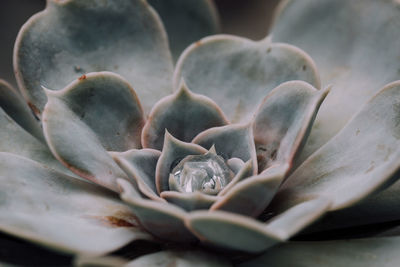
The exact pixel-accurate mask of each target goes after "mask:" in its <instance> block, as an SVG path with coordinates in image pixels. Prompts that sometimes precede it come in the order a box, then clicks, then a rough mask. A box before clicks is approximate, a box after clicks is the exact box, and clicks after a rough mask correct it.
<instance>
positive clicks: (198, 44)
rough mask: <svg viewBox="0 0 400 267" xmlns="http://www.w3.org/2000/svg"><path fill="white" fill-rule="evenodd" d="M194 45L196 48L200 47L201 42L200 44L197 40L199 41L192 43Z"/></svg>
mask: <svg viewBox="0 0 400 267" xmlns="http://www.w3.org/2000/svg"><path fill="white" fill-rule="evenodd" d="M194 45H195V46H196V47H199V46H201V45H202V42H201V40H199V41H197V42H195V43H194Z"/></svg>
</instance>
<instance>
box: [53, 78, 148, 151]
mask: <svg viewBox="0 0 400 267" xmlns="http://www.w3.org/2000/svg"><path fill="white" fill-rule="evenodd" d="M56 95H57V97H58V98H60V99H62V100H63V101H64V102H65V103H67V106H68V107H69V108H70V109H71V111H72V112H73V113H75V114H76V115H77V116H78V117H79V118H80V120H81V121H82V122H84V123H85V124H86V125H87V126H89V127H90V129H92V131H93V132H94V133H95V134H96V135H97V137H98V138H99V140H100V142H101V144H102V145H103V147H104V148H105V149H106V150H108V151H126V150H129V149H132V148H141V141H140V134H141V131H142V127H143V125H144V117H143V111H142V107H141V104H140V102H139V99H138V98H137V96H136V93H135V91H134V90H133V89H132V87H131V86H130V85H129V84H128V82H127V81H126V80H124V79H123V78H122V77H121V76H119V75H117V74H114V73H111V72H97V73H89V74H86V75H84V77H81V78H79V79H77V80H75V81H74V82H72V83H71V84H69V85H68V86H67V87H66V88H64V89H63V90H60V91H57V94H56ZM100 121H101V123H99V122H100Z"/></svg>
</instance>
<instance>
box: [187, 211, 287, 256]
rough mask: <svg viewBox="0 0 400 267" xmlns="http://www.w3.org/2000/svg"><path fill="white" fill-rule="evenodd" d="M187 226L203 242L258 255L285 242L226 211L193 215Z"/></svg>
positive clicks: (191, 214) (255, 222)
mask: <svg viewBox="0 0 400 267" xmlns="http://www.w3.org/2000/svg"><path fill="white" fill-rule="evenodd" d="M186 226H187V227H188V228H189V229H191V231H192V232H193V233H194V234H196V236H197V237H198V238H199V239H200V240H201V241H203V242H205V243H209V244H214V245H218V246H222V247H225V248H230V249H234V250H240V251H246V252H252V253H258V252H261V251H263V250H265V249H267V248H269V247H272V246H273V245H275V244H277V243H280V242H282V241H283V240H282V239H281V238H280V237H279V236H278V235H277V234H276V233H273V232H269V231H268V230H266V229H265V226H264V224H262V223H260V222H258V221H256V220H252V219H250V218H249V217H246V216H242V215H238V214H234V213H230V212H224V211H213V212H209V211H194V212H191V213H190V214H189V216H188V218H187V220H186Z"/></svg>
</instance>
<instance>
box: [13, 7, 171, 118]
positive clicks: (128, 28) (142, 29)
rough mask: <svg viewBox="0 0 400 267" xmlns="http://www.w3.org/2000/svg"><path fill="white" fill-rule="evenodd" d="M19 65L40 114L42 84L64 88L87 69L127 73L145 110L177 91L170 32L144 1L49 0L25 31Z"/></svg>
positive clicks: (19, 75)
mask: <svg viewBox="0 0 400 267" xmlns="http://www.w3.org/2000/svg"><path fill="white" fill-rule="evenodd" d="M14 65H15V70H16V77H17V81H18V84H19V85H20V88H21V89H22V92H23V94H24V96H25V97H26V99H27V100H28V101H30V102H31V103H32V107H35V110H37V115H39V116H40V114H39V113H40V112H41V111H42V110H43V108H44V105H45V103H46V95H45V94H44V92H43V91H42V89H41V86H44V87H46V88H50V89H52V90H60V89H62V88H64V87H65V86H67V85H68V84H69V83H70V82H72V81H73V80H75V79H76V78H77V77H79V76H81V75H83V74H85V73H88V72H94V71H106V70H107V71H113V72H116V73H118V74H120V75H122V76H123V77H125V78H126V79H127V80H128V81H129V83H130V84H132V86H134V88H135V90H136V92H137V93H138V95H139V97H140V99H141V100H142V101H143V103H144V110H145V112H146V113H148V112H149V111H150V108H151V106H153V104H154V103H155V102H156V101H158V100H159V99H160V98H161V97H163V96H165V95H168V94H169V93H171V91H172V90H171V73H172V71H173V70H172V68H173V67H172V60H171V55H170V52H169V49H168V41H167V37H166V34H165V31H164V28H163V26H162V24H161V21H160V20H159V17H158V16H157V14H156V13H155V12H154V10H153V9H151V7H150V6H149V5H148V4H147V2H146V1H142V0H132V1H125V0H106V1H104V0H86V1H79V0H66V1H56V0H48V1H47V7H46V9H45V10H44V11H42V12H40V13H38V14H36V15H35V16H33V17H32V18H31V19H30V20H28V22H27V23H26V24H25V25H24V26H23V28H22V30H21V31H20V33H19V35H18V38H17V41H16V47H15V54H14Z"/></svg>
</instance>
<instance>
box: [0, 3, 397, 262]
mask: <svg viewBox="0 0 400 267" xmlns="http://www.w3.org/2000/svg"><path fill="white" fill-rule="evenodd" d="M152 2H154V4H155V7H156V9H157V11H158V12H159V13H160V15H161V17H162V18H163V20H165V21H166V28H167V32H168V33H170V36H172V38H174V36H175V37H176V36H178V35H179V32H177V31H176V28H175V27H176V26H177V25H180V24H181V23H178V22H177V21H179V20H180V19H184V20H188V19H189V16H186V15H184V14H186V13H185V12H188V14H189V13H190V12H191V10H188V9H190V8H189V7H188V6H186V5H180V4H179V1H177V0H176V1H172V0H171V3H172V4H171V5H172V6H175V7H181V8H182V12H183V13H181V16H174V15H168V14H170V12H172V11H176V10H177V9H174V10H172V11H171V10H169V11H168V12H167V11H166V10H168V9H166V8H167V6H165V5H162V4H161V3H160V2H157V1H150V3H152ZM196 3H197V5H198V6H197V7H196V9H195V10H196V11H197V12H198V14H200V15H199V16H193V18H192V16H190V20H189V21H190V23H193V25H196V23H197V27H194V28H193V29H196V31H194V32H193V35H188V36H184V37H182V38H177V39H173V40H172V39H171V40H170V41H169V42H168V40H167V38H166V33H165V30H164V28H163V24H162V23H161V21H160V18H159V17H158V15H157V13H156V12H155V11H154V10H153V9H152V8H151V7H150V6H149V5H148V4H147V2H145V1H141V0H137V1H136V0H135V1H115V0H114V1H111V0H110V1H99V0H91V1H77V0H67V1H55V0H54V1H53V0H49V1H48V6H47V8H46V10H45V11H43V12H42V13H39V14H38V15H35V16H34V17H32V19H31V20H30V21H29V22H28V23H27V24H26V25H25V26H24V27H23V29H22V31H21V33H20V35H19V37H18V40H17V44H16V49H15V64H16V65H15V67H16V73H17V79H18V82H19V85H20V90H21V91H22V92H23V95H24V96H25V98H26V101H27V102H28V103H29V106H30V107H31V108H32V109H33V111H34V112H35V114H36V116H37V117H38V118H40V120H41V124H42V128H43V133H44V134H42V131H41V129H40V127H39V126H38V125H37V124H35V123H36V122H35V120H34V118H33V117H32V116H31V114H30V113H29V110H28V109H27V107H26V106H24V105H23V102H24V101H23V100H22V99H21V97H20V96H19V94H18V93H16V92H15V91H13V89H12V88H11V87H10V86H9V85H8V84H6V83H2V84H1V89H2V90H1V92H2V94H0V104H1V107H2V109H1V110H0V111H1V114H0V115H1V117H0V119H1V120H0V122H1V132H0V134H1V140H7V141H8V142H1V143H0V145H1V152H0V158H1V160H0V163H1V164H0V165H1V166H0V179H1V183H2V185H3V186H2V187H1V189H0V193H1V197H0V200H1V202H0V211H1V212H0V213H1V214H2V215H1V216H2V219H1V220H0V229H2V230H3V231H5V232H7V233H11V234H14V235H17V236H19V237H23V238H26V239H29V240H32V241H34V242H37V243H40V244H43V245H46V246H49V247H51V248H54V249H59V250H63V251H67V252H72V253H76V254H88V255H104V254H106V253H108V252H111V251H114V250H116V249H118V248H120V247H122V246H124V245H126V244H128V243H130V242H132V241H134V240H138V239H146V240H150V241H155V242H160V240H161V241H162V242H167V243H168V242H171V241H173V242H178V243H189V244H197V243H199V241H200V242H201V243H202V244H204V245H207V246H211V247H215V246H217V247H219V249H218V251H220V250H221V248H222V249H224V251H225V253H227V254H226V255H227V256H228V254H229V252H230V251H232V250H233V251H238V250H239V251H242V252H251V253H254V252H257V253H259V252H262V251H264V250H267V249H269V248H270V247H271V246H274V245H276V244H278V243H281V242H284V241H286V240H288V239H289V238H290V237H292V236H293V235H295V234H296V233H298V232H299V231H301V230H302V229H304V228H305V227H306V226H309V225H310V224H312V223H313V222H315V221H316V220H317V219H318V218H320V217H321V216H323V215H324V214H325V213H327V212H328V211H335V212H333V213H330V214H333V215H334V216H337V218H341V217H340V216H341V215H340V212H342V211H343V212H344V214H346V210H347V209H346V208H347V207H349V206H351V205H353V204H354V203H356V202H358V201H359V200H361V199H363V198H365V197H367V196H368V195H369V194H371V193H373V192H375V191H376V190H378V189H380V188H384V187H385V186H387V185H389V184H391V183H392V182H394V181H395V180H396V179H397V172H398V168H399V162H400V154H399V153H398V151H397V150H398V149H397V148H398V147H399V141H398V139H399V136H400V135H399V131H400V130H399V123H398V122H399V113H400V111H399V103H400V99H399V97H400V95H399V91H400V84H399V82H393V83H391V84H389V85H387V86H384V88H383V89H381V90H380V91H379V93H378V94H377V95H376V96H374V97H373V98H372V99H370V100H369V102H367V103H366V104H365V105H364V106H363V108H362V109H361V110H360V111H359V112H358V113H357V114H356V115H355V116H354V117H353V118H352V119H351V121H349V122H348V123H347V124H346V126H345V127H344V128H343V129H342V130H341V131H340V132H339V133H338V134H337V135H336V136H335V137H334V138H332V140H330V141H329V142H328V143H326V145H324V146H323V147H321V148H320V149H319V150H317V151H316V152H315V153H314V154H313V155H311V156H310V157H309V158H308V159H307V160H305V161H304V163H303V164H302V165H300V166H299V167H298V168H297V169H294V168H293V162H294V161H295V160H296V159H298V156H299V153H300V152H301V149H302V147H303V146H304V144H305V142H306V139H307V136H308V134H309V132H310V130H311V127H312V125H313V121H314V119H315V117H316V115H317V111H318V109H319V107H320V105H321V103H322V101H323V100H324V98H325V97H326V95H327V93H328V91H329V90H330V89H329V88H328V89H324V90H320V89H319V88H320V81H319V75H318V73H317V71H316V66H315V64H314V63H313V61H312V60H311V58H310V57H309V56H308V55H307V54H305V53H304V52H303V51H302V50H300V49H298V48H296V47H294V46H291V45H288V44H282V43H273V42H272V41H271V38H265V39H264V40H262V41H259V42H254V41H250V40H247V39H244V38H239V37H233V36H228V35H217V36H212V37H207V38H205V39H202V40H200V41H199V42H196V43H194V44H192V45H191V46H190V47H189V48H187V49H186V50H185V52H183V54H182V55H181V57H180V58H179V59H178V60H177V63H176V67H175V71H174V75H172V74H173V60H172V58H177V53H179V51H181V50H182V47H184V46H186V45H187V44H188V43H190V42H192V41H195V40H196V38H198V37H200V36H199V35H205V34H211V33H213V31H215V30H216V29H217V28H218V27H217V26H216V24H215V21H216V19H215V11H213V9H212V6H211V5H210V2H209V1H197V2H196ZM324 3H329V1H326V2H324ZM343 3H344V2H343ZM343 3H341V4H343ZM368 3H375V2H373V1H369V2H368ZM321 5H322V7H321V8H323V6H324V4H321ZM367 5H368V4H367ZM376 5H377V6H378V5H379V4H376ZM382 5H384V4H382ZM385 5H386V4H385ZM289 7H290V6H289ZM189 11H190V12H189ZM182 14H183V15H182ZM168 16H171V17H168ZM202 19H205V20H207V21H208V24H204V23H203V22H202ZM50 22H51V23H50ZM122 25H123V26H122ZM168 25H171V26H168ZM207 25H208V26H207ZM116 26H120V27H118V28H115V27H116ZM168 27H173V28H168ZM60 29H62V30H60ZM177 34H178V35H177ZM197 34H198V35H197ZM193 36H195V37H193ZM278 36H279V35H278ZM105 37H107V38H105ZM168 43H169V45H170V46H171V50H172V51H174V52H173V54H174V56H173V57H172V56H171V53H170V52H169V48H168ZM177 51H178V52H177ZM39 59H42V60H39ZM293 80H295V81H293ZM183 81H185V82H183ZM219 106H220V107H219ZM10 117H12V118H13V119H14V120H15V121H16V122H17V123H18V124H17V123H15V122H14V121H13V120H12V119H11V118H10ZM20 125H21V126H20ZM370 128H375V129H379V131H378V132H376V131H375V132H373V131H371V130H369V129H370ZM27 131H28V132H31V134H29V133H28V132H27ZM371 144H373V145H371ZM56 159H57V160H58V161H57V160H56ZM185 164H186V165H185ZM210 166H211V167H210ZM205 169H206V170H207V172H205V171H204V170H205ZM210 169H211V171H213V172H214V174H215V175H216V176H218V177H210V176H209V175H210V174H209V172H208V171H209V170H210ZM221 170H222V171H221ZM181 172H186V173H187V174H189V175H188V176H187V177H186V178H193V177H194V178H196V177H197V178H200V179H199V180H190V179H189V181H192V184H190V183H188V182H187V181H186V182H182V181H184V180H182V177H183V176H182V175H183V174H180V173H181ZM210 178H212V179H210ZM87 180H90V181H91V182H93V183H96V184H98V185H100V186H102V187H105V188H108V189H110V190H111V191H110V190H107V189H102V188H101V187H100V186H98V185H95V184H93V183H89V182H87ZM198 181H200V182H201V183H200V184H199V183H197V182H198ZM206 182H207V183H206ZM396 185H397V184H395V186H394V187H392V188H390V189H389V191H388V190H386V191H384V192H383V193H381V194H380V195H378V197H376V198H375V199H376V201H375V202H374V198H372V199H369V200H367V201H366V202H363V203H366V205H367V207H368V206H370V207H371V206H372V207H374V203H375V204H376V203H378V205H379V203H380V202H379V201H381V202H382V199H383V202H384V203H385V204H386V205H384V207H385V209H383V210H382V211H379V212H381V213H382V214H384V215H387V216H388V218H396V215H394V216H392V217H390V215H392V213H390V212H389V211H388V210H389V209H390V207H391V205H395V202H394V201H391V202H390V201H389V202H387V201H385V196H386V195H385V192H389V196H390V194H392V192H391V191H390V190H395V191H396V188H397V187H396ZM112 191H114V192H116V193H117V194H115V193H114V192H112ZM118 194H120V195H121V198H122V200H123V201H121V200H120V199H119V198H118ZM382 194H383V197H379V196H381V195H382ZM386 194H388V193H386ZM391 199H393V198H391ZM368 201H369V202H368ZM371 201H372V204H371ZM363 203H361V204H360V205H361V206H362V205H363ZM368 203H370V204H368ZM364 205H365V204H364ZM356 207H357V206H356ZM350 209H351V208H350ZM364 209H365V208H364ZM336 210H338V211H336ZM385 212H386V213H385ZM389 213H390V214H389ZM335 214H338V215H335ZM342 216H343V215H342ZM325 218H326V217H325ZM342 218H343V217H342ZM320 227H321V226H320ZM322 227H325V228H326V227H328V228H329V227H330V228H332V227H331V226H329V225H328V226H326V225H325V226H322ZM397 242H398V241H397V240H396V239H395V238H387V239H377V240H371V241H369V240H366V244H367V245H365V246H362V245H360V243H359V242H357V241H352V242H350V243H349V244H348V245H347V246H348V247H350V248H353V247H357V249H358V250H357V251H358V252H359V253H364V251H366V250H367V249H368V248H369V246H370V245H369V244H373V245H374V244H383V245H382V246H387V247H389V248H391V245H392V244H394V245H396V244H397ZM337 244H339V245H341V244H342V243H340V242H338V243H337ZM317 246H318V250H319V251H321V253H327V252H326V251H327V250H329V251H330V252H331V253H332V254H333V255H335V254H334V253H336V251H335V250H331V248H332V247H336V246H337V245H336V244H335V243H332V244H330V243H326V244H324V245H321V246H319V244H318V243H317ZM287 247H288V248H287ZM314 249H315V248H313V245H311V246H310V245H309V244H304V246H302V244H301V243H300V244H296V243H294V244H283V245H280V246H278V247H276V248H273V249H272V250H271V252H267V253H266V254H264V255H263V256H262V257H261V258H258V259H255V261H254V262H249V263H248V264H257V263H261V264H267V263H271V264H275V263H277V262H278V263H282V264H283V263H284V262H283V260H282V262H280V261H279V257H285V260H290V258H291V257H288V256H285V255H295V257H296V255H297V254H299V253H307V252H308V251H309V250H314ZM337 253H339V255H340V253H343V251H339V252H337ZM271 254H273V255H274V256H271ZM385 255H386V254H385ZM387 255H393V253H392V250H391V249H388V250H387ZM328 257H329V256H328ZM227 259H228V260H227ZM97 260H100V259H97ZM107 260H110V265H112V264H117V262H118V265H120V264H122V262H121V261H113V259H104V262H107ZM312 260H313V259H312V258H311V259H310V262H311V263H310V262H308V263H310V264H312ZM160 261H163V262H164V263H165V264H168V262H170V261H171V262H182V263H183V264H218V265H222V266H224V265H229V264H230V262H229V257H227V258H226V259H223V258H221V257H216V256H209V254H205V252H202V251H197V249H194V250H193V251H192V252H179V251H164V252H159V253H155V254H150V255H148V256H144V257H141V258H140V259H138V260H135V261H133V262H132V263H131V264H132V265H133V266H135V264H136V266H140V264H142V265H143V264H155V263H157V262H160ZM345 261H347V260H345ZM124 263H125V262H124ZM244 264H246V262H245V263H244Z"/></svg>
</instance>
